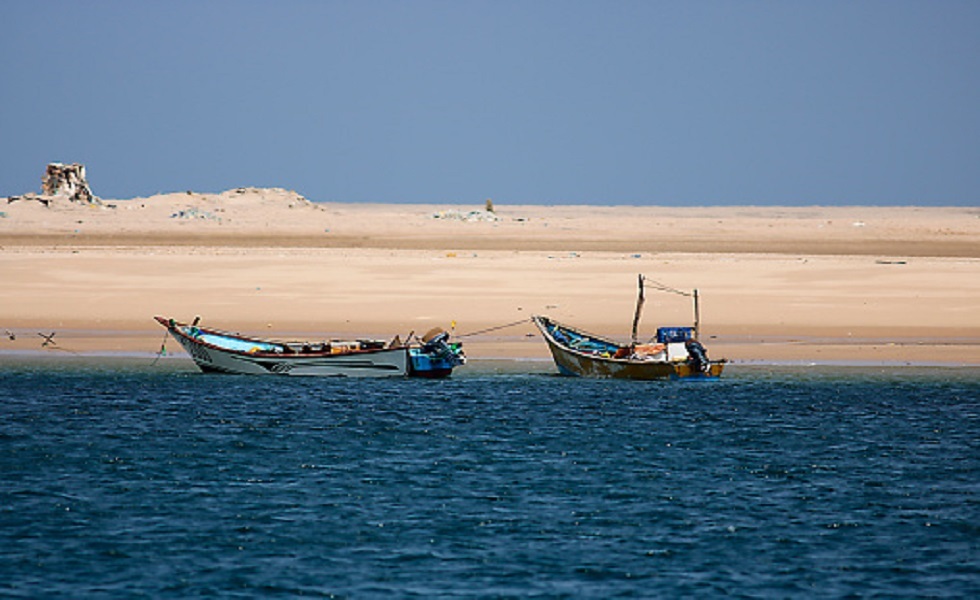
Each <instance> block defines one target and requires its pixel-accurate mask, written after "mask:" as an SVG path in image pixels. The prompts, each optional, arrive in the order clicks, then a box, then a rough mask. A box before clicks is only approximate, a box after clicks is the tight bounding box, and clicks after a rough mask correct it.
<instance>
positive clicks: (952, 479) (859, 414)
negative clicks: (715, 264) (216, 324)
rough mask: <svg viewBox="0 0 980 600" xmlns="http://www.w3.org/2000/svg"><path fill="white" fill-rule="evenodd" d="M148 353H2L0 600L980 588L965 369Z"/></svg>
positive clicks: (904, 592) (969, 386) (970, 402)
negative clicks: (687, 378) (430, 370)
mask: <svg viewBox="0 0 980 600" xmlns="http://www.w3.org/2000/svg"><path fill="white" fill-rule="evenodd" d="M148 362H149V361H122V360H112V361H107V362H100V361H98V360H89V361H64V362H61V363H51V362H48V361H40V360H37V361H23V362H21V363H6V364H3V365H0V410H2V419H0V596H2V597H13V598H18V597H23V598H38V597H78V598H132V597H152V598H188V597H254V596H271V597H294V596H312V597H327V598H335V597H336V598H658V597H663V598H678V597H714V596H736V597H753V598H787V597H841V596H886V597H895V596H899V597H939V598H947V597H949V598H952V597H955V598H964V597H978V596H980V372H978V370H976V369H941V368H931V369H926V368H917V369H916V368H905V369H903V368H857V367H851V368H848V367H833V368H831V367H794V366H787V367H766V366H743V367H739V366H738V365H735V366H732V367H731V368H730V372H729V374H726V378H725V379H722V380H720V381H713V382H622V381H595V380H580V379H569V378H563V377H558V376H555V375H552V374H551V369H550V368H542V367H540V366H534V367H533V368H531V369H527V370H525V369H522V367H521V365H520V364H516V365H510V366H504V367H499V366H483V367H480V366H479V365H473V366H468V367H465V368H464V369H462V370H460V371H459V372H458V374H457V375H456V376H454V378H452V379H450V380H446V381H416V380H401V379H396V380H380V381H359V380H342V379H337V380H332V379H290V378H259V377H237V376H219V375H203V374H199V373H197V372H195V371H193V370H192V369H191V367H189V366H187V365H188V364H189V361H187V360H164V361H161V362H160V363H158V364H156V365H153V366H150V365H149V364H148ZM549 367H550V366H549Z"/></svg>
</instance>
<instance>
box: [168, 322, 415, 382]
mask: <svg viewBox="0 0 980 600" xmlns="http://www.w3.org/2000/svg"><path fill="white" fill-rule="evenodd" d="M157 320H158V321H159V322H160V323H161V325H163V326H164V327H166V328H167V330H168V331H169V332H170V334H171V336H173V338H174V339H176V340H177V342H179V343H180V345H181V346H182V347H183V348H184V350H186V351H187V353H188V354H189V355H190V356H191V358H192V359H193V360H194V363H195V364H196V365H197V366H198V368H200V369H201V370H202V371H204V372H205V373H231V374H237V375H287V376H300V377H303V376H305V377H399V376H406V375H408V374H409V372H410V359H409V349H408V348H407V347H404V346H402V347H397V348H385V349H377V350H369V351H362V352H351V353H347V354H329V353H308V354H276V353H272V352H246V351H237V350H227V349H224V348H220V347H217V346H215V345H213V344H208V343H206V342H204V341H201V340H200V339H199V338H196V337H193V336H190V335H187V334H186V333H185V331H184V330H183V329H182V328H181V327H180V326H179V325H173V324H170V323H169V322H168V321H167V320H166V319H162V318H158V319H157ZM243 340H244V338H243ZM256 343H262V342H260V341H258V340H256Z"/></svg>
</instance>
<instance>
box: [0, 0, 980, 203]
mask: <svg viewBox="0 0 980 600" xmlns="http://www.w3.org/2000/svg"><path fill="white" fill-rule="evenodd" d="M978 32H980V2H976V1H962V2H960V1H953V0H948V1H947V0H943V1H923V2H905V1H900V0H891V1H886V2H860V1H859V2H853V1H848V2H836V1H821V2H817V1H813V2H796V1H793V2H790V1H786V2H754V1H747V2H734V1H720V2H710V1H705V2H657V1H652V0H651V1H646V2H630V1H607V2H577V1H514V2H511V1H506V0H504V1H494V2H480V1H466V0H462V1H442V2H432V1H415V2H412V1H369V2H331V1H312V0H307V1H282V2H272V1H267V2H259V1H248V0H242V1H238V2H231V1H210V2H209V1H203V2H184V1H168V2H163V1H159V2H150V1H147V2H128V1H127V2H110V1H99V0H94V1H87V2H77V1H71V2H68V1H65V2H52V1H47V0H33V1H31V0H23V1H16V0H10V1H6V2H3V3H0V107H2V108H0V196H6V195H11V194H21V193H25V192H29V191H39V189H40V177H41V174H42V173H43V170H44V166H45V165H46V164H47V163H48V162H54V161H61V162H81V163H84V164H85V165H86V167H87V169H88V175H89V181H90V183H91V184H92V187H93V190H94V191H95V193H96V194H98V195H100V196H102V197H104V198H130V197H135V196H146V195H151V194H154V193H158V192H172V191H184V190H194V191H199V192H219V191H223V190H225V189H230V188H234V187H240V186H259V187H267V186H268V187H273V186H274V187H284V188H288V189H293V190H296V191H297V192H299V193H301V194H303V195H305V196H306V197H308V198H310V199H311V200H315V201H336V202H440V203H441V202H448V203H465V204H473V203H476V204H482V202H483V200H484V199H486V198H493V200H494V202H495V203H496V204H498V205H500V204H518V203H537V204H562V203H572V204H583V203H587V204H644V205H646V204H652V205H687V204H689V205H724V204H755V205H813V204H825V205H838V204H864V205H907V204H920V205H964V206H976V205H980V34H978Z"/></svg>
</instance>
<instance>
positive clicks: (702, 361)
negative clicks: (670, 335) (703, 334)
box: [684, 340, 711, 373]
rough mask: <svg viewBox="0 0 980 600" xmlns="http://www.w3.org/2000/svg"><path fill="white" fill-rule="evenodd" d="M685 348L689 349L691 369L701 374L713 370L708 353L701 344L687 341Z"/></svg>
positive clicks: (688, 360) (688, 359)
mask: <svg viewBox="0 0 980 600" xmlns="http://www.w3.org/2000/svg"><path fill="white" fill-rule="evenodd" d="M684 347H685V348H687V356H688V358H687V362H688V363H689V364H690V365H691V368H692V369H694V370H695V371H698V372H699V373H707V372H708V370H709V369H710V368H711V364H710V363H709V362H708V351H707V350H705V349H704V346H702V345H701V342H699V341H697V340H687V341H686V342H684Z"/></svg>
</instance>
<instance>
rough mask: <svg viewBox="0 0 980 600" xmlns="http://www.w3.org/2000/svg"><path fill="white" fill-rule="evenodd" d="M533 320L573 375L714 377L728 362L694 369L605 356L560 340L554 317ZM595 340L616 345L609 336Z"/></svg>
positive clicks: (684, 364)
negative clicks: (566, 344)
mask: <svg viewBox="0 0 980 600" xmlns="http://www.w3.org/2000/svg"><path fill="white" fill-rule="evenodd" d="M534 323H535V325H537V326H538V329H540V330H541V333H542V335H543V336H544V339H545V342H547V344H548V349H549V350H550V351H551V356H552V358H554V361H555V366H557V367H558V372H559V373H561V374H562V375H566V376H573V377H594V378H608V379H637V380H655V379H711V378H717V377H720V376H721V374H722V371H724V368H725V365H724V362H721V361H712V362H709V363H708V365H707V369H706V370H704V371H702V370H698V369H695V368H694V367H693V366H692V365H691V364H690V363H688V362H686V361H654V360H631V359H626V358H613V357H611V356H610V357H605V356H601V355H598V354H595V353H591V352H582V351H579V350H576V349H574V348H569V347H567V346H565V345H563V344H561V343H560V342H559V341H558V340H556V339H555V337H554V335H553V334H552V328H553V327H555V326H556V325H557V324H555V323H554V322H553V321H550V320H549V319H546V318H544V317H534ZM595 340H596V341H599V342H602V343H608V344H610V345H614V344H613V343H612V342H609V341H608V340H601V339H599V338H595Z"/></svg>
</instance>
